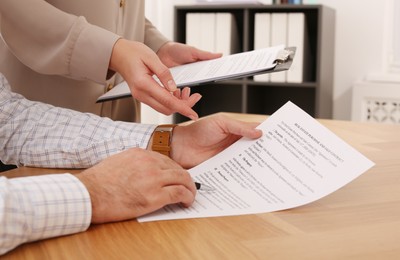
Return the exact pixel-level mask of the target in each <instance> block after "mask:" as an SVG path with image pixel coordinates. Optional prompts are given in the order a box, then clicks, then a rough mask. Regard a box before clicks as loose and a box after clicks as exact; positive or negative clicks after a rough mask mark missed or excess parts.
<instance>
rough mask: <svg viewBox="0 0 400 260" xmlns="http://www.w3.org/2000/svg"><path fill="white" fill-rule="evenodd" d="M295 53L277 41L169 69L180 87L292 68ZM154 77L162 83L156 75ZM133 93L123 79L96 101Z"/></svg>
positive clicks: (294, 48)
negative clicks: (266, 46) (270, 45)
mask: <svg viewBox="0 0 400 260" xmlns="http://www.w3.org/2000/svg"><path fill="white" fill-rule="evenodd" d="M295 54H296V47H286V48H285V47H284V46H283V45H278V46H274V47H269V48H265V49H260V50H253V51H248V52H242V53H236V54H232V55H228V56H225V57H221V58H218V59H214V60H206V61H199V62H194V63H190V64H184V65H180V66H176V67H173V68H170V71H171V74H172V75H173V77H174V79H175V83H176V85H177V87H178V88H183V87H192V86H199V85H206V84H211V83H214V82H221V81H225V80H233V79H239V78H245V77H251V76H254V75H258V74H263V73H274V72H279V71H285V70H289V69H290V66H291V65H292V61H293V59H294V56H295ZM267 55H269V56H267ZM235 61H236V62H235ZM235 66H236V67H235ZM240 66H242V68H241V67H240ZM154 79H155V80H156V81H157V82H158V83H159V84H160V86H162V84H161V83H160V81H159V80H158V78H157V77H154ZM130 96H131V92H130V89H129V86H128V84H127V83H126V82H125V81H123V82H121V83H119V84H118V85H116V86H115V87H114V88H112V89H111V90H110V91H108V92H106V93H105V94H103V95H101V96H100V97H99V98H98V99H97V101H96V103H100V102H104V101H110V100H115V99H119V98H124V97H130Z"/></svg>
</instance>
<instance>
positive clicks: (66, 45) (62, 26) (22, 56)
mask: <svg viewBox="0 0 400 260" xmlns="http://www.w3.org/2000/svg"><path fill="white" fill-rule="evenodd" d="M27 7H28V8H27ZM0 13H1V34H2V38H3V39H4V41H5V42H6V44H7V46H8V47H9V48H10V50H11V51H12V52H13V54H14V55H15V56H16V57H17V58H18V59H19V60H20V61H21V62H22V63H24V64H25V65H26V66H28V67H29V68H31V69H32V70H34V71H36V72H39V73H41V74H50V75H62V76H66V77H71V78H74V79H85V80H93V81H96V82H99V83H103V82H104V81H105V80H106V77H107V72H108V65H109V62H110V57H111V53H112V48H113V46H114V44H115V42H116V41H117V40H118V39H119V38H120V36H119V35H117V34H115V33H112V32H110V31H107V30H105V29H103V28H101V27H98V26H95V25H93V24H90V23H88V22H87V20H86V19H85V18H84V17H83V16H75V15H72V14H69V13H67V12H63V11H61V10H60V9H58V8H56V7H54V6H53V5H51V4H49V3H48V2H46V1H44V0H24V1H14V0H1V3H0Z"/></svg>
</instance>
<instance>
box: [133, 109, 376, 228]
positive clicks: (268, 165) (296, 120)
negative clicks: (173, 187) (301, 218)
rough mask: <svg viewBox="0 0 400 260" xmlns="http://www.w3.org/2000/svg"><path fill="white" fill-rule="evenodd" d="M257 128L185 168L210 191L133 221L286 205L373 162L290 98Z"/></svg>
mask: <svg viewBox="0 0 400 260" xmlns="http://www.w3.org/2000/svg"><path fill="white" fill-rule="evenodd" d="M258 128H259V129H262V131H263V136H262V137H261V138H259V139H257V140H249V139H246V138H242V139H240V140H239V141H237V142H236V143H234V144H233V145H231V146H230V147H229V148H227V149H225V150H224V151H222V152H221V153H219V154H217V155H216V156H214V157H213V158H210V159H209V160H207V161H205V162H204V163H202V164H200V165H198V166H197V167H194V168H192V169H190V170H189V172H190V174H191V175H192V177H193V179H194V181H197V182H200V183H203V184H206V185H208V186H212V187H214V189H215V191H211V192H206V191H198V192H197V195H196V200H195V202H194V204H193V205H192V206H191V207H189V208H184V207H181V206H180V205H179V204H174V205H169V206H166V207H164V208H162V209H160V210H158V211H156V212H153V213H151V214H148V215H146V216H143V217H140V218H138V221H139V222H146V221H156V220H169V219H186V218H202V217H217V216H231V215H242V214H255V213H265V212H272V211H277V210H284V209H290V208H294V207H298V206H302V205H305V204H308V203H311V202H313V201H316V200H318V199H320V198H322V197H324V196H326V195H328V194H330V193H332V192H334V191H336V190H337V189H339V188H341V187H342V186H344V185H346V184H347V183H349V182H350V181H352V180H353V179H355V178H357V177H358V176H359V175H361V174H362V173H363V172H365V171H366V170H368V169H369V168H371V167H372V166H373V165H374V163H373V162H371V161H370V160H368V159H367V158H366V157H364V156H363V155H362V154H360V153H359V152H358V151H356V150H355V149H353V148H352V147H351V146H349V145H348V144H346V143H345V142H344V141H343V140H341V139H340V138H339V137H337V136H336V135H335V134H333V133H332V132H331V131H329V130H328V129H327V128H325V127H324V126H323V125H321V124H320V123H319V122H317V121H316V120H315V119H313V118H312V117H311V116H309V115H308V114H307V113H306V112H304V111H303V110H301V109H300V108H299V107H297V106H296V105H294V104H293V103H291V102H288V103H286V104H285V105H284V106H283V107H281V108H280V109H279V110H278V111H277V112H275V113H274V114H273V115H272V116H270V117H269V118H268V119H267V120H266V121H264V122H263V123H262V124H260V125H259V127H258Z"/></svg>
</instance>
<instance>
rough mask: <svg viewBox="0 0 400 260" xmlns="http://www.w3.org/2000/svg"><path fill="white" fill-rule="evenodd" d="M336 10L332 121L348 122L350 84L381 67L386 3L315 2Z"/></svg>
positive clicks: (359, 0)
mask: <svg viewBox="0 0 400 260" xmlns="http://www.w3.org/2000/svg"><path fill="white" fill-rule="evenodd" d="M314 2H318V3H319V4H323V5H326V6H329V7H332V8H333V9H335V10H336V35H335V61H334V64H335V69H334V97H333V98H334V118H335V119H343V120H350V117H351V91H352V87H353V83H354V82H355V81H357V80H362V79H364V78H365V77H367V76H368V75H369V74H373V73H377V72H379V71H381V70H382V68H383V64H382V62H383V58H382V57H383V50H384V46H383V44H384V21H385V19H384V18H385V10H386V8H385V2H386V0H368V1H365V0H352V1H346V0H318V1H314Z"/></svg>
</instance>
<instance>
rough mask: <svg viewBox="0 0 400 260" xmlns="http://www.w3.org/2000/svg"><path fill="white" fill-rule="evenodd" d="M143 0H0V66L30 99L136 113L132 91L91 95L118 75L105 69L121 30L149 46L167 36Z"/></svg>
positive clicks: (105, 112) (128, 116)
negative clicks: (111, 97) (111, 96)
mask: <svg viewBox="0 0 400 260" xmlns="http://www.w3.org/2000/svg"><path fill="white" fill-rule="evenodd" d="M144 6H145V1H144V0H85V1H82V0H68V1H65V0H48V1H44V0H23V1H16V0H1V1H0V15H1V16H0V18H1V20H0V26H1V36H2V40H0V72H1V73H3V74H4V75H5V76H6V78H7V79H8V81H9V82H10V84H11V86H12V89H13V91H15V92H18V93H21V94H23V95H24V96H25V97H26V98H28V99H31V100H36V101H42V102H45V103H50V104H52V105H56V106H61V107H66V108H71V109H74V110H78V111H82V112H91V113H94V114H97V115H102V116H108V117H111V118H113V119H115V120H124V121H139V119H140V117H139V115H140V114H139V112H140V109H139V104H138V102H137V101H134V100H133V99H132V98H125V99H121V100H118V101H112V102H105V103H101V104H96V103H95V102H96V99H97V98H98V97H99V96H100V95H101V94H103V93H104V92H105V91H107V89H109V88H111V87H113V86H114V85H115V84H118V83H119V82H121V81H122V78H121V76H120V75H118V74H115V73H110V72H109V71H108V65H109V61H110V56H111V51H112V48H113V45H114V44H115V42H116V41H117V40H118V39H119V38H120V37H124V38H126V39H130V40H135V41H139V42H143V43H145V44H146V45H147V46H149V47H150V48H151V49H153V50H154V51H157V50H158V49H159V48H160V47H161V46H162V45H163V44H164V43H165V42H167V39H166V38H165V37H164V36H162V35H161V33H160V32H159V31H158V30H157V29H156V28H155V27H154V26H153V25H152V24H151V23H150V22H149V21H148V20H146V18H145V16H144Z"/></svg>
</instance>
